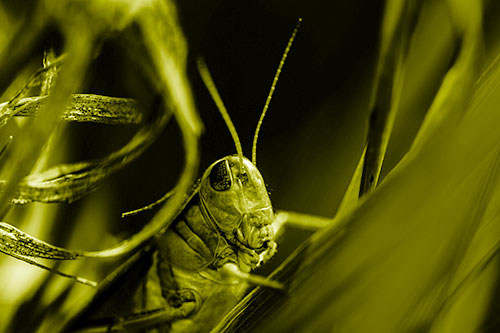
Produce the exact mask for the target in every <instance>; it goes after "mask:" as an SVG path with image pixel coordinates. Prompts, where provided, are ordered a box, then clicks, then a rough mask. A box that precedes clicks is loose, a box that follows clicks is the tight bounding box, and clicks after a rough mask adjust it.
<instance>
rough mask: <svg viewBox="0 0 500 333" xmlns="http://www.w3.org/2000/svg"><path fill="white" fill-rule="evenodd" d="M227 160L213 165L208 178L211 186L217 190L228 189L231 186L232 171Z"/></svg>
mask: <svg viewBox="0 0 500 333" xmlns="http://www.w3.org/2000/svg"><path fill="white" fill-rule="evenodd" d="M229 170H230V169H229V164H228V163H227V161H226V160H223V161H220V162H219V163H217V164H216V165H214V166H213V168H212V171H210V175H209V176H208V179H209V181H210V186H212V188H213V189H214V190H216V191H227V190H229V189H230V188H231V172H230V171H229Z"/></svg>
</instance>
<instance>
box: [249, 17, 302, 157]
mask: <svg viewBox="0 0 500 333" xmlns="http://www.w3.org/2000/svg"><path fill="white" fill-rule="evenodd" d="M301 22H302V18H299V20H298V21H297V24H296V25H295V28H294V29H293V32H292V36H291V37H290V39H289V40H288V44H287V45H286V48H285V52H283V55H282V56H281V61H280V64H279V65H278V70H276V74H274V79H273V83H272V84H271V89H270V90H269V94H268V95H267V99H266V104H264V109H263V110H262V113H261V114H260V118H259V122H258V123H257V128H256V129H255V134H254V136H253V144H252V163H253V164H255V165H257V139H258V138H259V132H260V127H261V126H262V121H264V117H265V116H266V112H267V109H268V108H269V103H271V98H272V97H273V93H274V89H275V88H276V83H277V82H278V78H279V77H280V74H281V69H282V68H283V65H284V64H285V60H286V57H287V56H288V52H290V48H291V47H292V44H293V40H294V39H295V35H297V31H298V30H299V28H300V23H301Z"/></svg>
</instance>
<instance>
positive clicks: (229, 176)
mask: <svg viewBox="0 0 500 333" xmlns="http://www.w3.org/2000/svg"><path fill="white" fill-rule="evenodd" d="M240 161H241V160H240V158H239V156H238V155H230V156H226V157H224V158H221V159H220V160H217V161H215V162H214V163H213V164H212V165H210V166H209V167H208V168H207V170H206V171H205V173H204V174H203V177H202V180H201V184H200V200H201V206H202V211H204V215H206V218H208V219H209V220H210V221H211V222H213V223H214V224H215V225H216V227H217V228H218V229H219V230H220V231H221V232H222V233H224V235H225V236H226V238H227V239H228V240H229V241H231V242H233V243H234V244H235V245H237V246H238V247H240V248H241V249H242V250H243V252H247V253H253V254H255V255H254V256H253V257H254V259H252V260H250V258H247V260H244V261H248V260H250V261H252V262H246V264H247V265H248V266H250V268H255V266H258V265H259V264H260V263H261V262H262V261H266V259H267V258H268V257H270V256H272V254H274V251H275V249H276V244H275V242H274V240H273V237H274V233H275V231H274V229H273V221H274V212H273V208H272V205H271V200H270V199H269V195H268V193H267V189H266V186H265V183H264V179H263V178H262V175H261V174H260V172H259V170H258V169H257V167H256V166H255V165H254V164H253V163H252V162H251V161H250V160H249V159H247V158H245V157H243V159H242V161H243V165H241V162H240ZM271 252H272V253H271Z"/></svg>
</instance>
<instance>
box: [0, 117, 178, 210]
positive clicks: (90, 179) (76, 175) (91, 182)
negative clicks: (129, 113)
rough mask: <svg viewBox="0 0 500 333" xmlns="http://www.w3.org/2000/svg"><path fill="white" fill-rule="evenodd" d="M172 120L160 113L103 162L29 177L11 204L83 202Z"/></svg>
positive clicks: (70, 165) (73, 165)
mask: <svg viewBox="0 0 500 333" xmlns="http://www.w3.org/2000/svg"><path fill="white" fill-rule="evenodd" d="M170 116H171V112H169V111H167V110H163V111H160V112H159V115H158V117H157V119H155V120H153V121H152V123H151V124H148V125H145V126H144V127H143V128H141V130H139V132H137V134H136V135H135V136H134V137H133V138H132V140H131V141H130V142H129V143H128V144H126V145H125V146H124V147H122V148H121V149H120V150H118V151H116V152H114V153H112V154H110V155H109V156H108V157H106V158H104V159H102V160H97V161H90V162H80V163H75V164H66V165H59V166H55V167H53V168H51V169H49V170H46V171H44V172H42V173H39V174H32V175H29V176H28V177H26V178H25V179H24V180H23V181H22V182H21V184H20V185H19V189H18V193H17V194H16V196H15V197H14V198H13V199H12V202H13V203H15V204H26V203H29V202H33V201H38V202H45V203H50V202H64V201H67V202H72V201H75V200H78V199H80V198H81V197H82V196H84V195H85V194H87V193H89V192H90V191H92V190H95V189H96V187H97V186H98V185H99V184H101V183H102V181H104V180H105V179H106V178H107V177H108V176H109V175H110V174H111V173H113V172H115V171H116V170H119V169H120V168H122V167H124V166H126V165H127V164H128V163H130V162H131V161H133V160H134V159H135V158H137V157H138V156H140V155H141V154H142V153H143V152H144V151H145V150H146V149H147V148H148V147H149V146H150V145H151V144H152V143H153V142H154V141H155V139H156V138H157V136H158V135H159V134H160V133H161V131H162V130H163V129H164V127H165V125H166V124H167V122H168V119H169V118H170ZM0 184H1V183H0ZM3 186H5V184H4V185H3ZM0 189H1V186H0Z"/></svg>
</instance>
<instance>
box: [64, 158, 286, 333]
mask: <svg viewBox="0 0 500 333" xmlns="http://www.w3.org/2000/svg"><path fill="white" fill-rule="evenodd" d="M167 204H168V203H167ZM273 222H274V213H273V210H272V206H271V203H270V200H269V196H268V194H267V191H266V189H265V185H264V182H263V179H262V176H261V175H260V173H259V171H258V170H257V168H256V167H255V166H254V165H253V164H252V163H251V162H250V161H249V160H248V159H246V158H244V159H243V165H241V162H240V160H239V158H238V157H237V156H227V157H225V158H223V159H221V160H218V161H216V162H215V163H213V164H212V165H211V166H210V167H209V168H208V169H207V171H206V172H205V174H204V175H203V177H202V180H201V182H200V185H199V188H198V189H197V191H196V192H195V193H194V194H193V195H192V196H191V197H190V198H189V199H188V201H187V203H186V205H185V206H184V207H181V208H180V210H179V214H178V215H177V218H176V219H175V220H174V221H173V222H172V223H171V224H170V226H169V227H168V228H167V229H166V230H165V231H164V232H163V233H161V234H159V235H158V236H157V237H156V239H155V240H154V242H152V243H151V245H150V247H149V250H147V251H146V250H145V251H144V252H143V253H140V254H139V256H138V257H137V258H135V259H134V258H132V262H131V263H125V264H124V265H122V267H121V268H119V269H118V271H117V272H116V273H115V274H114V276H113V278H112V280H110V284H109V286H107V285H106V283H104V284H103V287H102V290H101V291H100V296H97V297H96V298H94V300H93V302H92V303H91V304H90V305H89V309H90V308H92V307H94V309H93V310H94V311H92V312H94V313H95V312H97V313H98V314H99V316H97V318H95V317H94V316H91V317H94V318H85V314H84V315H83V318H80V320H82V321H83V327H82V326H81V324H82V322H78V321H77V322H76V323H74V325H70V326H69V327H70V330H73V329H82V328H86V329H88V328H93V329H94V328H95V327H96V326H97V327H99V328H102V329H104V328H106V329H111V330H115V329H117V330H120V329H121V330H136V329H145V330H149V329H150V328H152V327H156V328H160V329H161V330H169V331H176V332H187V331H189V332H192V331H197V330H198V328H199V327H203V328H207V327H212V326H213V325H215V324H216V322H217V321H218V320H220V315H221V314H224V313H226V312H227V311H228V310H229V309H231V308H232V307H233V306H234V305H235V304H236V303H237V302H238V301H239V300H240V299H241V298H242V297H243V295H244V294H245V292H246V290H247V288H248V285H247V283H246V282H245V281H244V279H243V280H241V279H235V276H234V275H230V274H229V275H228V272H227V271H226V270H224V269H225V268H227V266H228V265H229V266H233V267H237V269H238V270H239V271H241V272H249V271H251V270H252V269H254V268H256V267H258V266H259V265H261V264H263V263H265V262H266V261H267V260H268V259H269V258H271V257H272V256H273V255H274V253H275V252H276V243H275V241H274V239H273V238H274V232H275V230H274V229H273V228H274V225H273ZM120 279H121V281H119V280H120ZM120 284H121V285H120ZM107 288H109V289H112V291H111V292H108V291H107V290H106V289H107ZM123 294H126V295H127V297H126V298H125V299H124V297H123ZM95 306H97V308H98V309H97V311H95V310H96V309H95ZM214 314H217V315H214ZM94 319H95V320H94ZM103 323H104V324H103Z"/></svg>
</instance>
